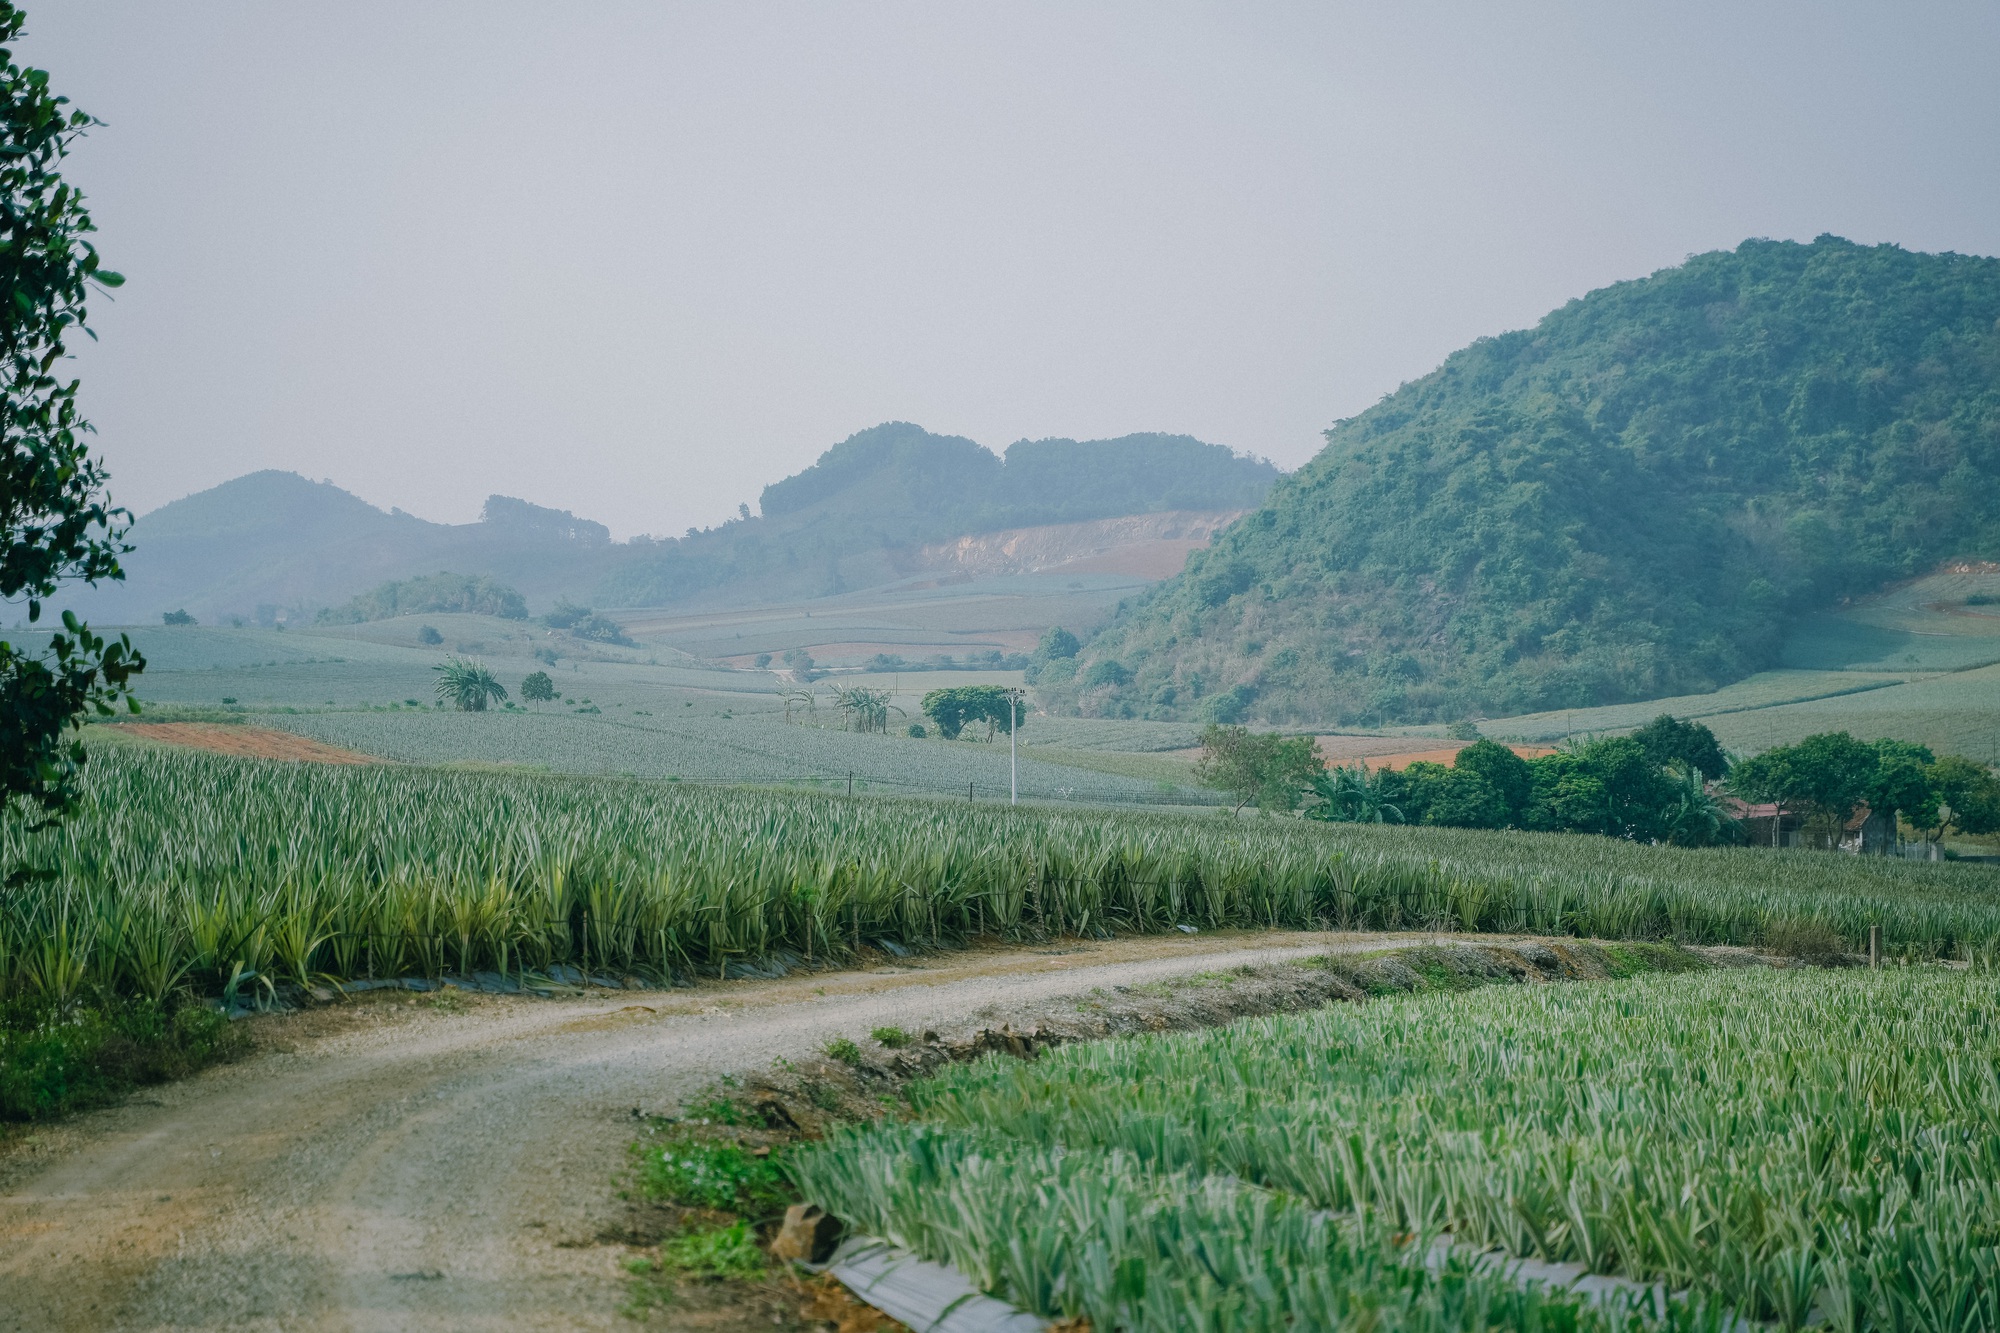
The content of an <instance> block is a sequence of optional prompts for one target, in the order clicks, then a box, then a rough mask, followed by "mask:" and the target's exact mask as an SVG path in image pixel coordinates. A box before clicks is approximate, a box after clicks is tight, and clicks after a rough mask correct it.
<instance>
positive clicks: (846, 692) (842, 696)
mask: <svg viewBox="0 0 2000 1333" xmlns="http://www.w3.org/2000/svg"><path fill="white" fill-rule="evenodd" d="M833 697H834V706H835V707H836V708H838V709H840V711H841V712H843V713H845V714H846V715H847V725H848V727H849V729H850V730H853V731H879V732H881V733H882V734H883V735H885V736H886V735H888V734H889V714H890V713H891V712H892V711H893V712H897V713H901V712H902V711H903V710H902V709H900V708H897V707H896V706H895V705H894V704H892V703H890V702H889V691H887V690H871V689H868V688H866V687H865V686H860V685H856V686H852V687H850V688H841V687H840V686H835V687H834V691H833ZM904 716H908V714H904Z"/></svg>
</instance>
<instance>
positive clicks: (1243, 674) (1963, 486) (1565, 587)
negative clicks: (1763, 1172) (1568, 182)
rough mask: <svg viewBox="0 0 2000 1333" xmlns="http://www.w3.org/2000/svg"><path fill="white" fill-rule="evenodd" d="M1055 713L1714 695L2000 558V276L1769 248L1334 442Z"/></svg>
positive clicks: (1099, 659) (1615, 300)
mask: <svg viewBox="0 0 2000 1333" xmlns="http://www.w3.org/2000/svg"><path fill="white" fill-rule="evenodd" d="M1326 437H1327V445H1326V448H1325V449H1324V450H1322V451H1321V453H1320V454H1319V456H1318V457H1316V458H1314V459H1313V460H1312V461H1311V462H1310V463H1308V464H1307V465H1306V466H1305V467H1303V468H1301V469H1300V470H1299V471H1298V472H1296V473H1294V474H1292V475H1291V476H1289V477H1287V478H1285V479H1284V480H1283V481H1281V482H1280V483H1278V485H1277V486H1276V487H1275V488H1274V489H1273V491H1272V493H1271V496H1270V498H1269V500H1268V501H1267V502H1266V503H1265V504H1264V505H1263V506H1262V507H1261V508H1260V509H1259V510H1258V511H1257V512H1256V513H1253V514H1250V515H1248V516H1247V517H1245V518H1243V519H1242V520H1240V521H1239V522H1237V523H1236V524H1234V525H1232V526H1231V527H1230V528H1229V529H1227V530H1226V531H1224V532H1223V533H1222V534H1221V535H1220V536H1218V537H1217V539H1216V540H1215V542H1214V543H1213V544H1212V545H1211V546H1210V547H1209V548H1208V549H1207V550H1205V551H1200V552H1197V553H1196V554H1195V555H1194V556H1192V557H1191V558H1190V559H1189V561H1188V564H1187V567H1186V569H1185V570H1184V571H1183V572H1182V573H1181V574H1180V575H1178V576H1177V577H1175V578H1173V579H1171V580H1169V581H1167V582H1165V583H1162V584H1160V585H1158V586H1156V587H1155V588H1153V589H1151V590H1150V591H1149V592H1148V593H1147V594H1146V595H1145V596H1143V597H1142V598H1139V599H1137V600H1136V602H1135V604H1134V605H1132V606H1130V607H1128V608H1127V609H1126V611H1125V612H1124V613H1122V615H1121V616H1120V618H1119V619H1118V620H1116V621H1115V622H1114V623H1113V624H1112V625H1110V626H1109V627H1107V628H1106V629H1105V630H1104V631H1103V632H1102V633H1101V634H1099V635H1098V636H1097V637H1096V638H1095V639H1094V640H1093V641H1092V642H1090V643H1088V644H1086V645H1085V648H1084V653H1083V656H1082V659H1081V662H1080V669H1079V671H1078V676H1077V682H1078V683H1077V684H1076V686H1075V687H1074V688H1073V689H1071V690H1070V691H1069V692H1068V694H1067V695H1064V696H1060V697H1052V699H1051V703H1052V704H1053V705H1055V706H1073V707H1076V708H1079V709H1081V710H1083V711H1085V712H1087V713H1096V714H1102V715H1110V716H1140V717H1159V718H1186V717H1212V718H1218V719H1223V720H1234V719H1237V718H1261V719H1265V720H1269V721H1273V722H1297V723H1338V722H1342V721H1346V722H1376V721H1385V722H1393V721H1418V722H1421V721H1439V720H1453V719H1457V718H1462V717H1466V716H1468V715H1486V716H1503V715H1507V714H1512V713H1522V712H1529V711H1535V710H1547V709H1552V708H1566V707H1588V706H1592V705H1599V704H1611V703H1621V702H1626V701H1631V700H1638V699H1648V698H1658V697H1663V696H1667V695H1675V694H1692V693H1698V692H1702V691H1706V690H1712V689H1714V688H1716V687H1717V686H1719V685H1722V684H1725V683H1728V682H1730V681H1734V680H1739V679H1741V678H1743V677H1744V676H1746V675H1749V674H1750V673H1752V672H1754V671H1756V670H1759V669H1761V668H1763V667H1767V666H1770V665H1774V664H1775V658H1776V654H1777V649H1778V645H1779V643H1780V641H1781V639H1782V637H1783V634H1784V632H1785V628H1786V625H1787V623H1788V621H1790V620H1791V619H1792V618H1793V617H1796V616H1798V615H1800V614H1802V613H1805V612H1809V611H1813V610H1817V609H1820V608H1824V607H1827V606H1829V605H1832V604H1834V603H1836V602H1837V601H1838V600H1839V599H1841V598H1843V597H1851V596H1856V595H1860V594H1863V593H1867V592H1871V591H1873V590H1874V589H1876V588H1879V587H1881V586H1883V585H1884V584H1885V583H1887V582H1889V581H1891V580H1896V579H1903V578H1909V577H1913V576H1915V575H1918V574H1921V573H1924V572H1926V571H1928V570H1930V569H1932V568H1935V567H1936V566H1937V565H1938V564H1939V563H1940V562H1942V561H1945V560H1947V559H1949V558H1953V557H1965V558H1969V559H1991V558H1994V557H1996V556H2000V260H1996V259H1990V258H1980V257H1972V256H1964V255H1951V254H1918V253H1913V252H1910V251H1906V250H1903V249H1900V248H1898V247H1896V246H1891V245H1880V246H1867V247H1864V246H1858V245H1855V244H1853V243H1851V242H1848V241H1845V240H1841V239H1840V238H1838V237H1831V236H1826V237H1821V238H1819V239H1818V240H1816V241H1814V242H1813V243H1811V244H1809V245H1807V244H1799V243H1795V242H1776V241H1746V242H1745V243H1744V244H1743V245H1741V246H1739V247H1738V248H1737V249H1735V250H1733V251H1723V252H1717V253H1712V254H1704V255H1697V256H1694V257H1692V258H1690V259H1689V260H1688V261H1687V262H1686V263H1685V264H1683V265H1681V266H1679V267H1677V268H1671V269H1665V270H1662V271H1660V272H1658V273H1655V274H1653V275H1652V276H1651V277H1647V278H1642V279H1638V280H1636V281H1631V282H1622V283H1618V284H1616V285H1614V286H1611V287H1608V288H1605V289H1603V290H1601V291H1596V292H1592V293H1591V294H1590V295H1588V296H1585V297H1583V298H1581V299H1579V300H1574V301H1571V302H1569V303H1568V304H1567V305H1565V306H1563V307H1562V308H1561V309H1559V310H1556V311H1554V312H1552V313H1550V314H1549V315H1547V316H1546V317H1544V318H1543V319H1542V320H1541V322H1540V323H1539V324H1537V325H1536V326H1535V327H1534V328H1532V329H1525V330H1520V331H1517V332H1513V333H1507V334H1503V335H1501V336H1499V337H1494V338H1482V339H1480V340H1479V341H1477V342H1475V343H1473V344H1472V345H1471V346H1469V347H1466V348H1465V349H1463V350H1461V351H1459V352H1456V353H1454V354H1452V356H1451V357H1449V358H1448V359H1447V360H1446V361H1445V363H1444V364H1443V366H1441V367H1440V368H1439V369H1438V370H1436V371H1434V372H1433V373H1431V374H1429V375H1426V376H1424V377H1423V378H1422V379H1419V380H1416V381H1413V382H1412V383H1409V384H1406V385H1404V386H1403V387H1402V388H1400V389H1399V390H1397V391H1396V392H1395V393H1394V394H1392V395H1390V396H1389V397H1387V398H1385V399H1384V400H1383V401H1382V402H1380V403H1378V404H1377V405H1376V406H1374V407H1372V408H1370V409H1369V410H1368V411H1366V412H1364V413H1362V414H1361V415H1360V416H1359V417H1356V418H1354V419H1352V420H1349V421H1343V422H1340V423H1338V424H1336V425H1335V426H1334V427H1333V428H1332V429H1330V430H1329V431H1327V432H1326Z"/></svg>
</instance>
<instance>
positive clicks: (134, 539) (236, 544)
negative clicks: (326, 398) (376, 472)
mask: <svg viewBox="0 0 2000 1333" xmlns="http://www.w3.org/2000/svg"><path fill="white" fill-rule="evenodd" d="M129 540H130V541H131V543H132V545H133V547H134V549H133V551H132V553H131V554H130V555H128V556H126V557H125V558H124V561H123V564H124V567H125V579H124V581H123V582H122V583H109V584H106V585H104V586H102V587H100V588H97V589H94V590H92V589H65V590H64V595H63V597H62V598H61V599H60V600H59V601H58V602H57V605H60V606H67V607H72V608H74V609H75V610H76V611H77V612H78V613H79V614H81V615H83V616H85V617H86V618H87V619H90V620H93V621H95V622H97V623H100V624H139V623H154V622H157V621H158V620H159V618H160V616H161V614H162V612H164V611H168V610H174V609H179V608H182V607H185V608H186V609H187V610H189V611H190V612H192V613H194V615H195V616H196V617H197V618H198V619H201V620H203V621H207V622H214V621H217V620H220V619H223V618H225V617H230V616H240V617H242V618H243V619H244V620H246V621H257V620H263V621H269V620H272V619H274V618H284V617H289V618H292V619H294V620H296V619H300V618H310V616H309V613H310V612H312V611H315V610H317V609H320V608H322V607H327V606H332V605H334V604H337V603H340V602H344V601H345V600H346V599H348V598H349V597H352V596H354V595H356V594H357V593H360V592H363V591H365V590H367V589H369V588H373V587H375V586H377V585H379V584H381V583H383V582H385V581H387V580H389V579H395V578H401V577H406V576H410V575H417V574H435V573H438V572H439V571H441V570H447V569H448V570H452V571H454V572H465V573H474V574H484V575H487V576H489V577H492V578H496V579H499V580H500V581H502V582H504V583H508V584H512V585H513V586H515V587H517V588H519V589H521V590H522V591H523V592H525V593H527V594H528V595H529V596H538V595H539V596H545V597H552V596H554V595H555V594H556V593H557V592H559V591H561V590H562V589H563V588H566V587H571V586H576V585H577V584H578V583H579V582H595V579H596V577H601V571H602V567H604V566H606V565H608V563H609V562H610V560H611V558H612V553H613V552H614V551H615V550H616V549H617V548H616V547H615V546H614V545H613V544H612V542H611V532H610V529H608V528H606V527H605V526H604V525H603V524H601V523H592V522H590V521H589V520H587V519H579V518H577V517H576V516H575V515H573V514H570V513H568V512H567V511H564V510H558V509H545V508H543V507H541V506H540V505H533V504H529V503H528V502H527V501H525V500H516V499H512V498H510V497H507V496H500V495H496V496H493V497H491V498H489V499H488V500H487V502H486V508H485V510H484V513H483V517H482V518H481V520H480V521H479V522H477V523H463V524H450V523H432V522H429V521H427V520H425V519H421V518H417V517H416V516H415V515H412V514H406V513H404V512H402V511H401V510H395V511H392V512H388V513H384V512H383V511H382V510H380V509H377V508H376V507H375V506H374V505H371V504H369V503H368V502H367V501H366V500H363V499H361V498H360V497H359V496H356V495H352V494H350V493H349V492H347V491H344V490H342V489H341V488H340V487H338V486H335V485H333V484H332V483H330V482H316V481H308V480H307V479H306V478H304V477H301V476H299V475H298V474H297V473H295V472H280V471H275V470H267V471H263V472H252V473H249V474H247V475H245V476H241V477H237V478H236V479H234V480H233V481H226V482H224V483H222V484H221V485H220V486H214V487H211V488H210V489H208V490H205V491H200V492H197V493H196V494H194V495H190V496H188V497H186V498H185V499H181V500H176V501H174V502H173V503H171V504H167V505H163V506H161V507H160V508H158V509H156V510H153V511H152V512H150V513H148V514H145V515H143V516H141V517H140V518H139V519H138V521H137V522H135V523H134V524H133V525H132V531H131V535H130V538H129Z"/></svg>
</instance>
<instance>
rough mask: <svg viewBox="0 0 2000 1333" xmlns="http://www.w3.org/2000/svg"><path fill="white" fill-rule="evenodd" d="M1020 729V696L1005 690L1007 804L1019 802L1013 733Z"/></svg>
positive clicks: (1018, 778)
mask: <svg viewBox="0 0 2000 1333" xmlns="http://www.w3.org/2000/svg"><path fill="white" fill-rule="evenodd" d="M1020 729H1021V696H1020V693H1019V692H1018V691H1015V690H1009V691H1007V804H1009V805H1019V804H1020V803H1021V780H1020V777H1019V772H1020V770H1019V768H1018V767H1017V765H1016V763H1015V759H1014V750H1015V741H1014V733H1015V732H1017V731H1019V730H1020Z"/></svg>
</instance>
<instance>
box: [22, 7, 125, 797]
mask: <svg viewBox="0 0 2000 1333" xmlns="http://www.w3.org/2000/svg"><path fill="white" fill-rule="evenodd" d="M23 22H24V19H23V16H22V14H21V11H20V10H19V9H17V8H16V7H15V6H14V5H12V4H9V3H6V0H0V43H5V44H7V45H8V46H11V44H12V43H13V42H14V41H15V40H16V39H18V38H19V37H20V35H21V29H22V24H23ZM95 123H96V122H95V121H93V120H92V119H91V118H90V117H89V116H88V115H86V114H85V113H83V112H81V111H78V110H75V109H73V108H70V107H69V101H68V99H67V98H63V97H57V96H56V95H54V94H53V93H52V92H50V91H49V79H48V75H47V74H46V73H45V72H43V71H41V70H38V69H26V68H23V67H22V66H20V65H18V64H16V63H15V61H14V59H13V54H12V52H11V50H7V49H0V293H4V294H5V299H4V300H0V377H4V388H0V393H4V395H5V397H4V402H0V598H5V599H7V600H9V601H14V600H17V599H22V598H25V599H26V600H27V603H28V619H29V620H30V621H35V620H39V619H40V618H41V614H42V606H41V603H42V599H43V598H46V597H48V596H50V595H52V594H53V593H54V592H55V591H56V588H57V586H58V585H59V584H61V583H63V582H65V581H69V580H77V581H81V582H84V583H88V584H93V585H94V584H96V583H97V582H99V581H100V580H104V579H118V578H123V577H124V574H123V571H122V570H120V568H119V566H118V557H119V556H120V555H122V554H124V553H125V552H126V551H127V550H129V549H130V548H129V547H127V546H126V545H125V543H124V541H123V540H122V539H123V536H124V532H125V527H126V523H127V517H128V516H127V515H126V514H125V511H123V510H121V509H115V508H112V507H111V505H110V502H109V501H108V500H107V498H106V497H105V494H104V482H105V479H106V473H105V470H104V465H103V464H102V463H101V462H99V461H98V460H97V459H95V458H93V457H92V456H91V454H90V451H89V449H88V448H87V446H86V444H85V436H86V435H88V434H89V432H90V426H89V423H87V422H86V421H85V420H84V419H83V417H82V416H81V415H80V414H79V412H78V410H77V403H76V393H77V381H75V380H67V381H65V380H63V379H62V378H60V377H59V376H58V375H57V374H56V373H55V369H56V366H57V364H58V363H59V362H60V361H61V360H62V359H63V357H64V355H65V352H66V339H67V338H68V336H69V334H70V333H71V332H73V331H76V330H81V329H84V328H85V324H84V320H85V313H86V312H85V308H84V302H85V298H86V296H87V295H88V293H89V290H90V289H91V288H92V287H93V286H95V287H100V288H103V287H116V286H118V285H119V284H120V283H121V282H123V281H124V279H123V278H121V277H120V276H119V275H117V274H116V273H112V272H110V271H109V270H107V269H104V268H101V267H100V266H99V263H98V257H97V250H96V249H95V247H93V246H92V245H91V243H90V241H89V239H88V238H89V235H90V233H91V232H92V231H94V230H95V228H94V227H93V226H92V224H91V220H90V214H89V212H88V211H86V210H85V208H84V206H83V196H82V195H81V194H80V193H78V192H77V190H76V189H75V187H73V186H71V185H69V184H68V183H66V182H65V181H64V180H63V179H62V176H61V174H60V173H59V172H58V170H57V168H58V167H59V166H60V165H61V163H62V160H63V158H64V157H65V156H66V155H67V154H68V152H69V150H70V146H71V145H72V144H73V143H74V142H75V141H76V139H77V138H78V137H79V136H81V135H82V134H83V132H84V131H85V130H86V129H88V128H89V127H90V126H92V125H93V124H95ZM62 621H63V627H62V629H61V630H60V631H58V632H57V633H55V634H53V635H51V636H50V639H49V642H48V646H47V648H46V649H45V650H42V651H39V652H37V651H33V650H29V649H26V648H23V647H21V646H18V645H16V644H12V643H8V642H0V804H5V803H7V802H9V801H11V800H13V799H14V798H16V797H19V798H22V799H25V800H27V801H29V802H31V803H33V804H34V805H36V806H38V807H40V809H41V811H42V812H43V813H44V814H45V815H47V816H56V815H60V814H61V813H63V812H64V811H66V810H67V809H68V808H69V807H70V806H71V804H72V803H73V802H74V800H75V799H76V792H77V781H78V778H79V775H80V772H81V770H82V768H83V765H84V750H83V745H82V742H81V741H80V740H78V739H77V738H76V737H75V736H74V735H67V736H66V733H73V732H75V731H76V730H77V729H78V728H79V727H80V726H81V721H82V716H83V714H85V713H86V712H89V711H93V710H94V711H97V712H100V713H109V712H111V710H112V705H113V704H115V703H117V702H118V701H119V700H120V699H121V698H123V699H126V700H128V701H130V695H129V692H128V686H129V684H130V681H131V678H132V676H133V675H134V674H136V673H137V672H139V671H142V670H144V669H145V659H144V658H143V657H141V656H140V655H139V654H138V653H136V652H134V651H133V650H132V645H131V643H130V642H129V641H128V640H127V639H126V638H125V637H124V636H123V635H120V636H119V637H118V638H117V639H116V640H112V641H107V640H105V639H104V638H103V637H102V636H100V635H96V634H93V633H91V631H90V629H89V627H88V626H86V625H84V624H83V623H82V622H81V621H79V620H77V618H76V617H75V616H74V615H72V614H70V613H69V612H67V611H65V612H64V613H63V617H62ZM132 706H133V708H134V709H135V711H136V708H137V704H136V702H134V703H133V704H132Z"/></svg>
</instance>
